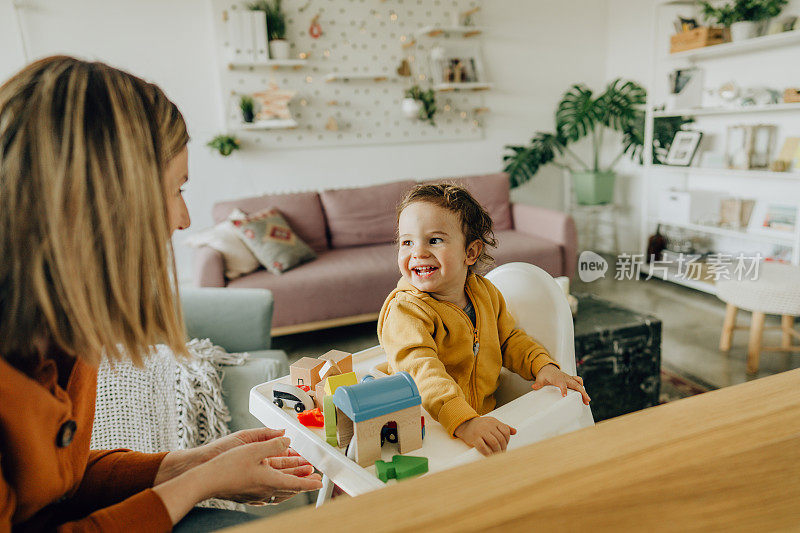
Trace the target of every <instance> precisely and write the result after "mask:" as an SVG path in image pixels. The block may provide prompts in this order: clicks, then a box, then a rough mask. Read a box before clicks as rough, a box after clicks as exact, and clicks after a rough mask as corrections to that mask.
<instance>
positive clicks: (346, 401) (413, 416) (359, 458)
mask: <svg viewBox="0 0 800 533" xmlns="http://www.w3.org/2000/svg"><path fill="white" fill-rule="evenodd" d="M328 381H330V378H329V380H328ZM333 403H334V405H335V406H336V424H337V428H338V429H339V446H345V445H346V444H347V440H346V438H343V437H344V436H346V435H347V434H348V433H350V431H348V430H349V428H350V427H351V426H352V434H353V437H352V441H351V442H350V445H351V446H355V461H356V462H357V463H358V464H360V465H361V466H368V465H371V464H372V463H374V462H375V461H377V460H378V459H380V458H381V430H382V429H383V426H384V425H386V424H387V423H389V422H395V423H396V424H397V436H398V445H399V448H400V453H401V454H402V453H408V452H411V451H414V450H416V449H418V448H421V447H422V421H421V416H422V407H421V405H422V399H421V398H420V395H419V390H418V389H417V385H416V383H414V380H413V378H412V377H411V375H409V374H408V373H407V372H398V373H396V374H393V375H391V376H388V377H385V378H381V379H373V380H369V381H364V382H362V383H359V384H357V385H350V386H341V387H338V388H337V389H336V391H335V392H334V393H333Z"/></svg>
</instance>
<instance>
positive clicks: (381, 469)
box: [375, 459, 395, 483]
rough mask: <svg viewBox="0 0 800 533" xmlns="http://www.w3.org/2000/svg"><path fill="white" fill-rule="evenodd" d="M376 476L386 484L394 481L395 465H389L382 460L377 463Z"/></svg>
mask: <svg viewBox="0 0 800 533" xmlns="http://www.w3.org/2000/svg"><path fill="white" fill-rule="evenodd" d="M375 474H376V475H377V476H378V479H380V480H381V481H383V482H384V483H386V482H387V481H389V480H390V479H393V478H394V477H395V470H394V463H387V462H386V461H381V460H380V459H379V460H377V461H375Z"/></svg>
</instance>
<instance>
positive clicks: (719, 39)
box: [669, 27, 731, 54]
mask: <svg viewBox="0 0 800 533" xmlns="http://www.w3.org/2000/svg"><path fill="white" fill-rule="evenodd" d="M730 40H731V31H730V29H729V28H709V27H702V28H695V29H693V30H689V31H684V32H681V33H676V34H675V35H673V36H672V37H670V42H669V51H670V53H671V54H674V53H676V52H683V51H686V50H694V49H695V48H704V47H706V46H713V45H715V44H722V43H727V42H728V41H730Z"/></svg>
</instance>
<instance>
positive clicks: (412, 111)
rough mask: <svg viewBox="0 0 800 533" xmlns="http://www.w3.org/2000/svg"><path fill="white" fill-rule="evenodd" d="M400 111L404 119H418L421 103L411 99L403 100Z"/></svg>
mask: <svg viewBox="0 0 800 533" xmlns="http://www.w3.org/2000/svg"><path fill="white" fill-rule="evenodd" d="M402 109H403V115H405V117H406V118H415V119H418V118H419V112H420V110H422V102H420V101H419V100H414V99H413V98H403V104H402Z"/></svg>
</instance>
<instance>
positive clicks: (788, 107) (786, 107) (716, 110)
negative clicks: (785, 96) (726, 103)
mask: <svg viewBox="0 0 800 533" xmlns="http://www.w3.org/2000/svg"><path fill="white" fill-rule="evenodd" d="M776 111H800V104H798V103H792V104H770V105H750V106H742V107H706V108H702V107H698V108H694V109H672V110H670V111H655V112H653V116H654V117H655V118H659V117H685V116H695V117H697V116H702V115H739V114H744V113H772V112H776Z"/></svg>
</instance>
